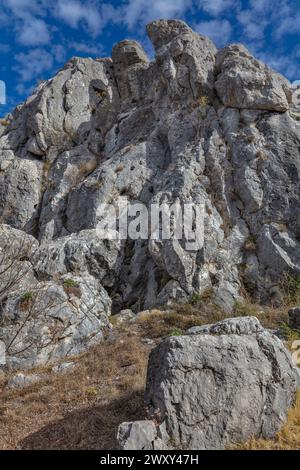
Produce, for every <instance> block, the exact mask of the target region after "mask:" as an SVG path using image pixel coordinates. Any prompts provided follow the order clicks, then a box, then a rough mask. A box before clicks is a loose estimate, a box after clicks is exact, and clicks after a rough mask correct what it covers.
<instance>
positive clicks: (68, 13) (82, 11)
mask: <svg viewBox="0 0 300 470" xmlns="http://www.w3.org/2000/svg"><path fill="white" fill-rule="evenodd" d="M55 12H56V16H57V17H58V18H60V19H62V20H63V21H64V22H65V23H66V24H68V25H69V26H71V27H72V28H78V27H79V26H80V24H81V23H82V24H83V25H85V27H86V28H87V29H88V31H89V32H90V33H91V34H92V35H93V36H97V35H98V34H99V33H100V32H101V29H102V27H103V20H102V17H101V14H100V8H99V7H98V6H97V4H93V3H90V4H88V3H87V4H82V3H81V2H80V1H78V0H58V3H57V7H56V11H55Z"/></svg>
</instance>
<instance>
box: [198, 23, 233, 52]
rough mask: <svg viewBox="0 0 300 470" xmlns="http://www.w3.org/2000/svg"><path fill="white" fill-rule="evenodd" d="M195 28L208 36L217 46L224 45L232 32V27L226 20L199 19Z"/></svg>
mask: <svg viewBox="0 0 300 470" xmlns="http://www.w3.org/2000/svg"><path fill="white" fill-rule="evenodd" d="M195 29H196V31H197V32H198V33H201V34H204V35H205V36H208V37H209V38H210V39H212V40H213V41H214V42H215V43H216V44H217V45H218V46H224V45H225V44H226V43H227V42H228V41H229V39H230V37H231V33H232V27H231V24H230V23H229V21H228V20H210V21H201V22H200V23H198V24H197V25H196V27H195Z"/></svg>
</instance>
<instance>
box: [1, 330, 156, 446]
mask: <svg viewBox="0 0 300 470" xmlns="http://www.w3.org/2000/svg"><path fill="white" fill-rule="evenodd" d="M113 335H114V339H113V340H106V341H105V342H104V343H102V344H101V345H99V346H97V347H95V348H94V349H93V350H91V351H89V353H88V354H86V355H84V356H82V357H81V358H77V367H76V369H75V370H74V371H71V372H68V373H66V374H56V375H54V374H52V375H49V379H48V380H45V381H44V382H42V383H39V384H35V385H33V386H31V387H30V388H27V389H24V390H21V391H12V390H11V391H6V390H5V389H4V388H3V385H4V383H2V393H1V399H0V427H1V435H0V449H116V448H117V442H116V432H117V428H118V425H119V424H120V423H121V422H122V421H128V420H134V419H142V418H143V417H144V405H143V392H144V387H145V374H146V367H147V360H148V354H149V347H147V346H145V345H143V344H142V343H141V339H140V337H139V336H138V334H137V333H136V332H135V331H134V328H130V330H127V328H126V327H122V329H120V328H119V329H116V330H115V331H114V333H113ZM43 372H45V370H44V371H43Z"/></svg>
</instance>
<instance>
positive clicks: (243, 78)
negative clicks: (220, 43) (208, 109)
mask: <svg viewBox="0 0 300 470" xmlns="http://www.w3.org/2000/svg"><path fill="white" fill-rule="evenodd" d="M216 68H217V72H218V76H217V80H216V82H215V87H216V90H217V93H218V95H219V97H220V99H221V101H222V103H223V104H224V105H225V106H230V107H232V108H241V109H260V110H269V111H282V112H284V111H287V110H288V109H289V106H290V104H291V102H292V93H291V87H290V84H289V83H288V81H287V80H286V79H285V78H284V77H282V76H281V75H279V74H278V73H275V72H274V71H273V70H271V69H270V68H269V67H267V66H266V65H265V64H263V63H262V62H260V61H258V60H257V59H255V58H254V57H253V56H251V54H250V53H249V51H248V50H247V49H246V48H245V47H244V46H242V45H240V44H233V45H230V46H227V47H225V48H224V49H222V50H221V51H219V52H218V54H217V56H216Z"/></svg>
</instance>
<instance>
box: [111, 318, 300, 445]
mask: <svg viewBox="0 0 300 470" xmlns="http://www.w3.org/2000/svg"><path fill="white" fill-rule="evenodd" d="M201 328H202V329H201ZM194 333H195V332H194ZM297 385H298V375H297V371H296V367H295V365H294V364H293V361H292V358H291V357H290V355H289V353H288V352H287V350H286V349H285V348H284V346H283V343H282V342H281V341H280V340H279V339H278V338H277V337H276V336H273V335H272V334H271V333H269V332H268V331H266V330H264V329H263V328H262V326H261V325H260V323H259V322H258V320H257V319H256V318H255V317H242V318H232V319H227V320H223V321H221V322H219V323H216V324H215V325H206V326H204V327H200V329H199V330H198V332H196V334H192V335H184V336H180V337H170V338H168V339H166V340H164V341H163V342H162V343H161V344H160V345H159V346H157V347H156V348H155V349H154V350H153V351H152V353H151V355H150V359H149V365H148V374H147V386H146V392H145V401H146V406H147V408H148V412H149V418H152V419H154V418H155V421H153V422H155V423H158V424H159V425H160V429H161V428H162V429H164V431H165V432H164V437H163V440H164V445H165V446H166V447H165V448H167V446H168V445H169V443H170V442H171V443H172V445H173V446H174V447H175V448H177V449H192V450H193V449H198V450H200V449H223V448H224V447H226V446H227V445H229V444H233V443H240V442H244V441H246V440H248V439H250V438H251V437H262V438H267V439H269V438H272V437H274V436H275V434H276V433H277V432H278V430H279V429H280V428H281V426H282V425H283V424H284V422H285V420H286V417H287V411H288V408H289V407H290V406H291V405H292V404H293V402H294V399H295V394H296V389H297ZM123 426H124V425H123ZM147 426H148V427H150V424H149V423H147ZM128 427H129V426H128V423H127V426H126V428H127V429H128ZM131 428H133V429H134V426H133V425H132V426H131ZM121 429H123V428H122V427H121ZM122 435H123V434H122ZM167 436H168V437H167ZM120 442H121V444H122V445H123V446H124V445H128V446H130V445H132V443H134V442H135V443H136V444H138V441H135V438H134V434H132V435H130V434H129V437H128V439H127V440H124V439H121V440H120ZM137 448H141V447H137Z"/></svg>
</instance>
